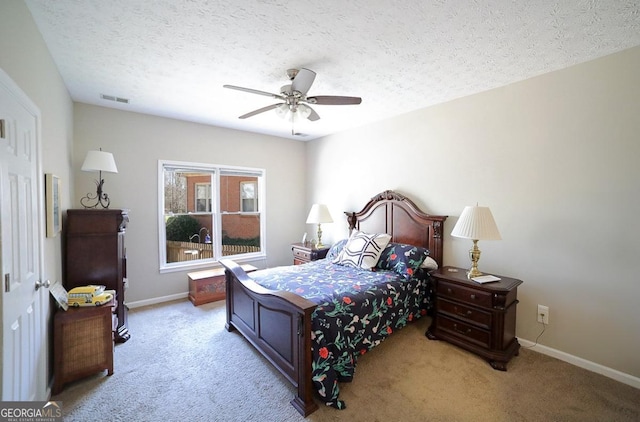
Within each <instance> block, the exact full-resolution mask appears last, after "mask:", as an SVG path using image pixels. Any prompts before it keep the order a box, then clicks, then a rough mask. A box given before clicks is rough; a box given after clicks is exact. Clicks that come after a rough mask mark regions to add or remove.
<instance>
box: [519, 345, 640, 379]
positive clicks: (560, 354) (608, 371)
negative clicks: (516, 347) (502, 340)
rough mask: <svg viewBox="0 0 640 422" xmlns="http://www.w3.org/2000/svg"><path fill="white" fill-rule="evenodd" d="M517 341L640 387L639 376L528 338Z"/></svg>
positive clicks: (546, 353) (538, 350)
mask: <svg viewBox="0 0 640 422" xmlns="http://www.w3.org/2000/svg"><path fill="white" fill-rule="evenodd" d="M518 342H520V344H521V345H522V346H523V347H526V348H528V349H529V350H533V351H536V352H538V353H542V354H543V355H548V356H551V357H554V358H556V359H560V360H562V361H565V362H567V363H570V364H572V365H575V366H578V367H580V368H583V369H586V370H588V371H591V372H595V373H597V374H600V375H604V376H605V377H608V378H611V379H614V380H616V381H619V382H621V383H623V384H627V385H630V386H631V387H634V388H637V389H640V378H638V377H634V376H633V375H629V374H625V373H624V372H620V371H617V370H615V369H612V368H609V367H606V366H603V365H600V364H599V363H595V362H591V361H588V360H586V359H582V358H579V357H577V356H573V355H570V354H569V353H565V352H562V351H560V350H556V349H552V348H551V347H547V346H543V345H541V344H535V343H534V342H532V341H529V340H525V339H522V338H518Z"/></svg>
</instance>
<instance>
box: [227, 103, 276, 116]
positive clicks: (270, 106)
mask: <svg viewBox="0 0 640 422" xmlns="http://www.w3.org/2000/svg"><path fill="white" fill-rule="evenodd" d="M280 104H283V103H277V104H271V105H268V106H266V107H262V108H259V109H257V110H253V111H251V112H249V113H247V114H243V115H242V116H240V117H238V119H246V118H247V117H251V116H255V115H256V114H260V113H264V112H265V111H269V110H273V109H274V108H276V107H278V106H279V105H280Z"/></svg>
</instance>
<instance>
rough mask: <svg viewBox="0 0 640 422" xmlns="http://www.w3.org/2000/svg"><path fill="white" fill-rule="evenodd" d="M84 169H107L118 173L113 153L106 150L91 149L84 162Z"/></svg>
mask: <svg viewBox="0 0 640 422" xmlns="http://www.w3.org/2000/svg"><path fill="white" fill-rule="evenodd" d="M81 170H82V171H106V172H109V173H117V172H118V168H117V167H116V161H115V160H114V159H113V154H111V153H110V152H105V151H89V152H87V156H86V157H85V159H84V163H82V168H81Z"/></svg>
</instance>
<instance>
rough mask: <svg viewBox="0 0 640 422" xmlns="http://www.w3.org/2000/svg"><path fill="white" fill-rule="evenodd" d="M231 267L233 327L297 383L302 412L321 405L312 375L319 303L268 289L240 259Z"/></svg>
mask: <svg viewBox="0 0 640 422" xmlns="http://www.w3.org/2000/svg"><path fill="white" fill-rule="evenodd" d="M220 264H222V265H223V266H224V267H225V269H226V271H225V282H226V296H227V297H226V304H227V323H226V325H225V328H226V329H227V330H228V331H233V330H234V329H237V330H238V331H239V332H240V333H241V334H242V335H243V336H244V337H245V338H246V339H247V340H248V341H249V342H250V343H251V344H253V346H254V347H255V348H256V349H257V350H258V351H259V352H260V353H261V354H262V355H263V356H264V357H265V358H266V359H267V360H268V361H269V362H271V363H272V364H273V366H274V367H275V368H276V369H277V370H278V371H279V372H280V373H282V375H284V377H285V378H287V379H288V380H289V382H291V383H292V384H293V386H294V387H295V388H296V389H297V394H296V397H295V398H294V399H293V400H292V401H291V404H292V405H293V407H295V408H296V410H297V411H298V412H300V414H302V415H303V416H307V415H309V414H310V413H312V412H314V411H315V410H317V409H318V405H317V404H316V403H315V401H314V400H313V383H312V380H311V360H312V354H311V337H310V336H311V314H312V313H313V311H314V310H315V307H316V305H315V304H314V303H313V302H311V301H309V300H307V299H304V298H302V297H300V296H298V295H296V294H293V293H289V292H282V291H275V290H268V289H265V288H264V287H262V286H260V285H258V284H257V283H255V282H254V281H253V280H252V279H251V278H250V277H249V276H248V275H247V273H245V271H244V270H243V269H242V268H241V267H240V266H239V265H238V264H236V263H235V262H234V261H232V260H228V259H223V260H220Z"/></svg>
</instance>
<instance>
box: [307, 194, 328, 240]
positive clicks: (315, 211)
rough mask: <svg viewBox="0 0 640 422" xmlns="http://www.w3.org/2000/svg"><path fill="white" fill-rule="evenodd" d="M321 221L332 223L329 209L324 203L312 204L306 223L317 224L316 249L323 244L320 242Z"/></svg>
mask: <svg viewBox="0 0 640 422" xmlns="http://www.w3.org/2000/svg"><path fill="white" fill-rule="evenodd" d="M322 223H333V218H331V214H329V209H328V208H327V206H326V205H325V204H313V206H312V207H311V211H309V215H308V216H307V224H317V225H318V243H317V244H316V248H318V249H320V248H322V247H323V246H324V245H323V244H322V228H321V224H322Z"/></svg>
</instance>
